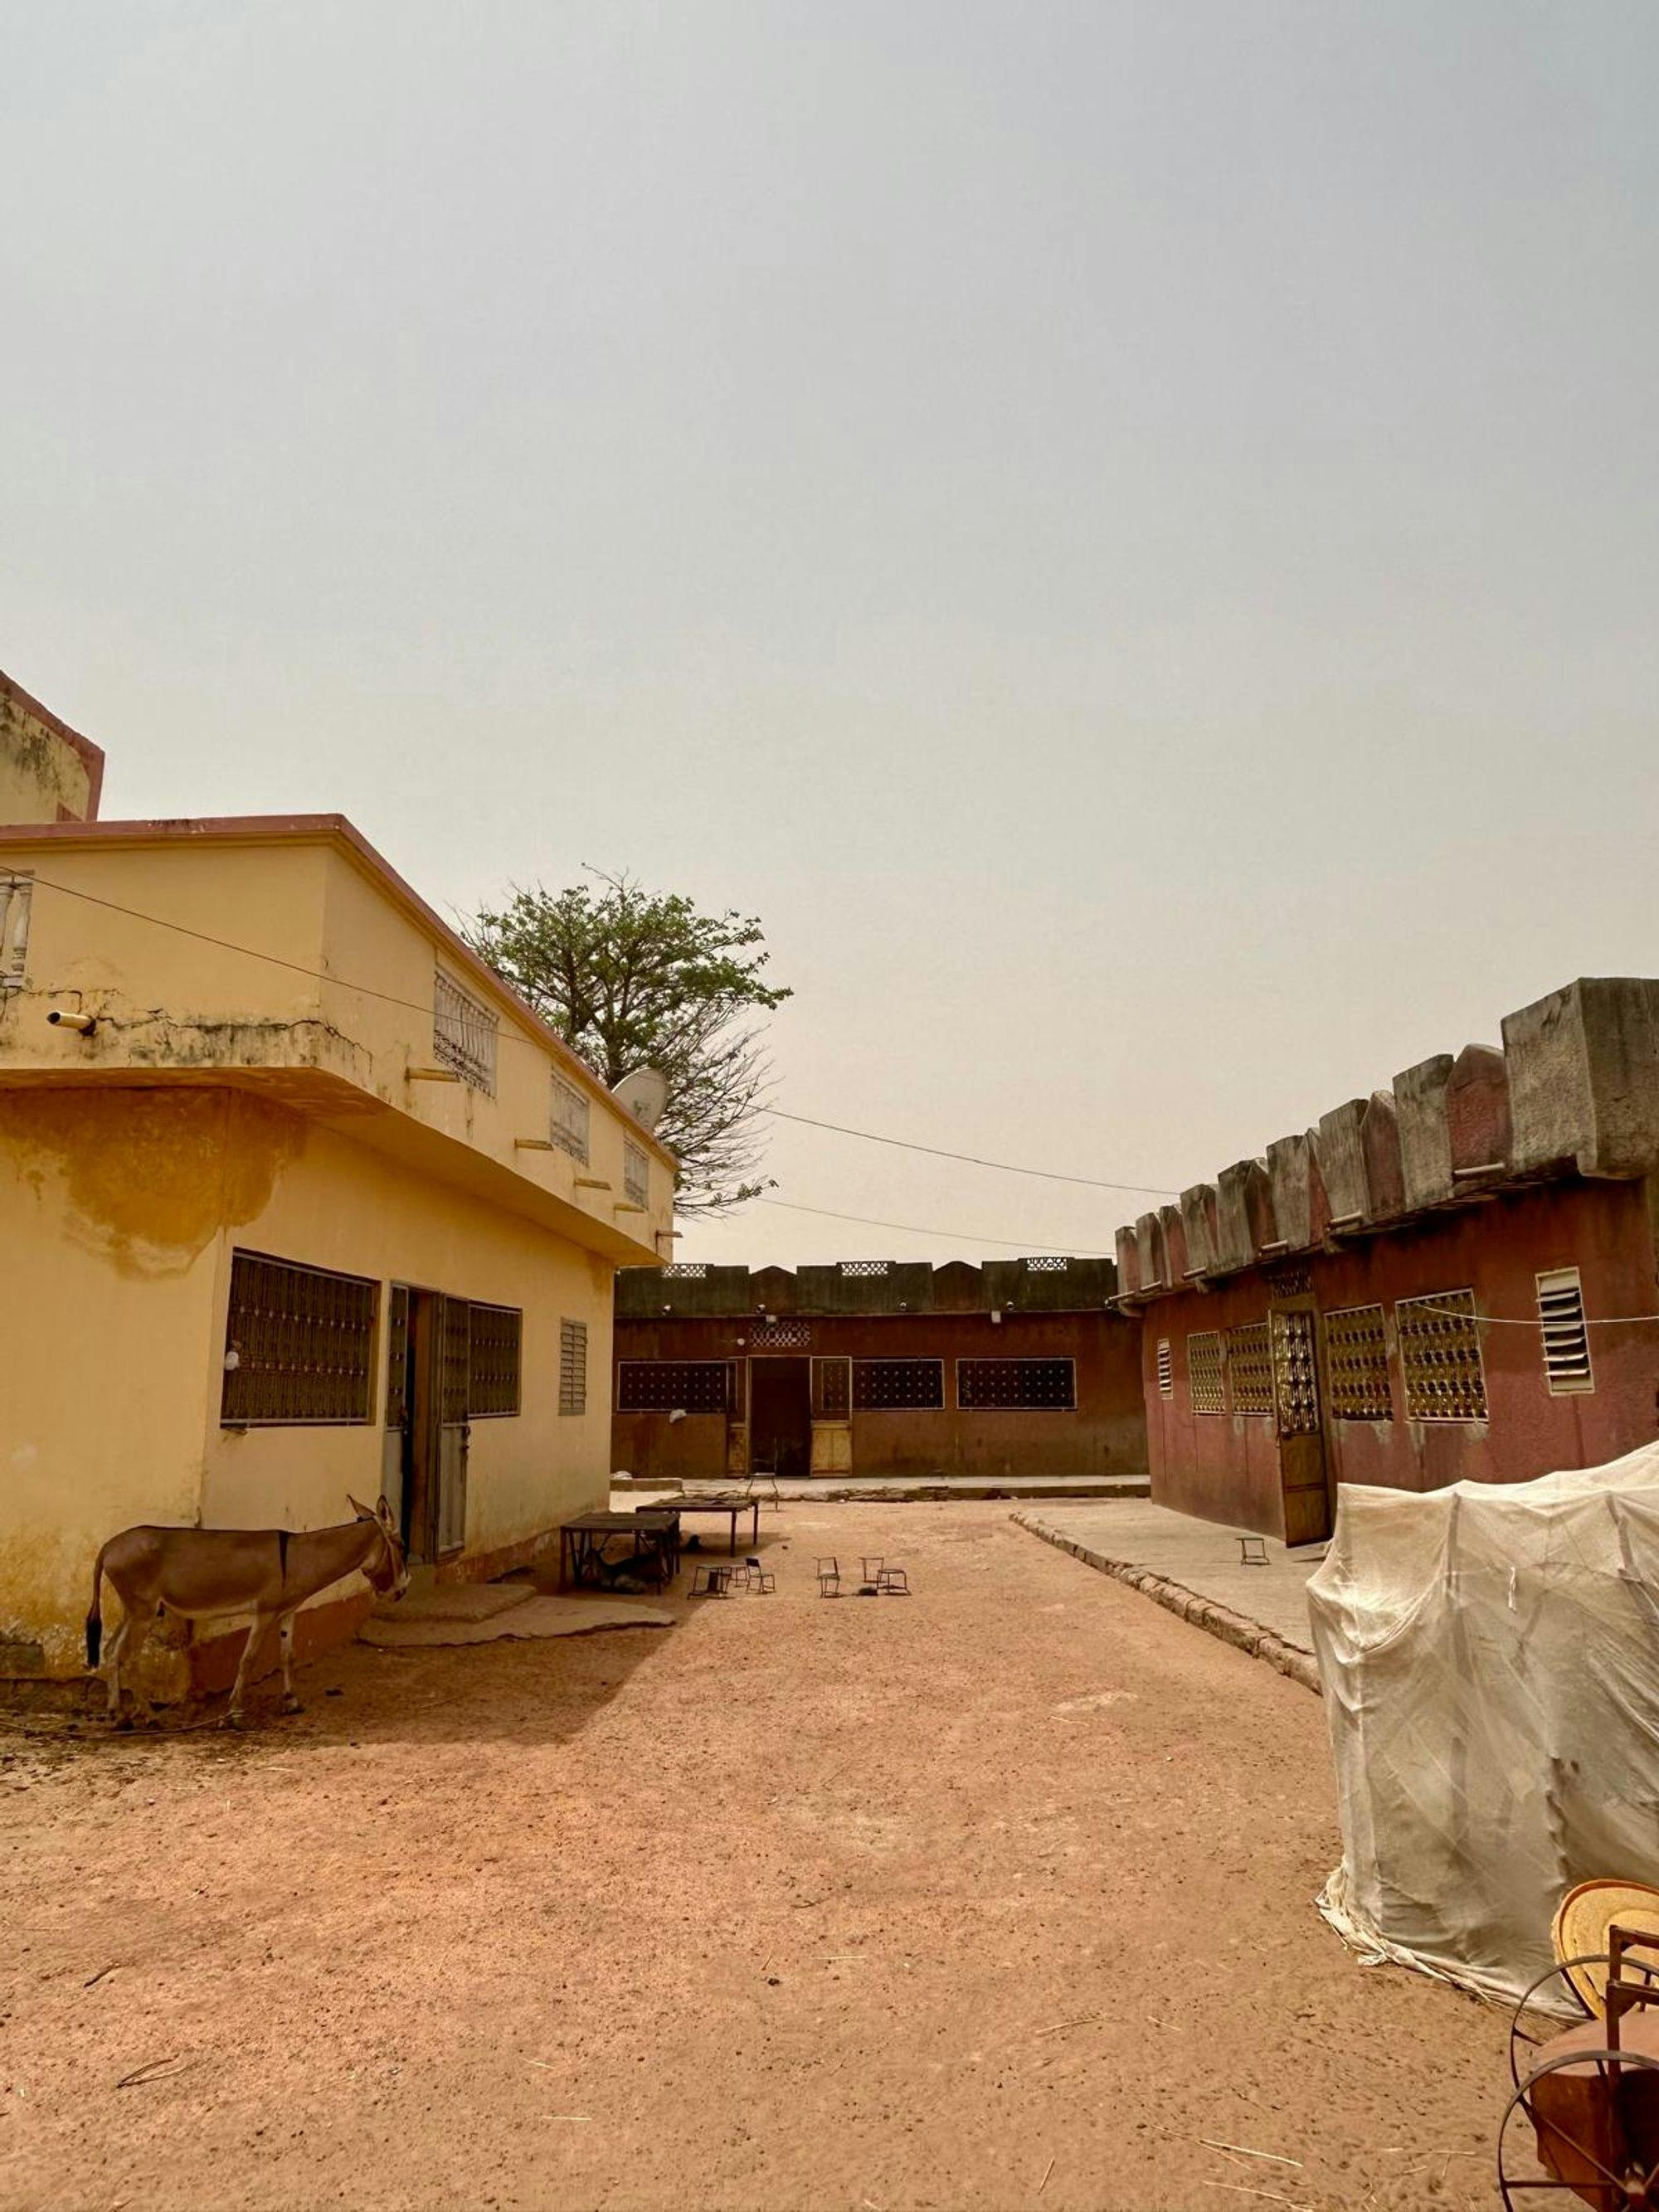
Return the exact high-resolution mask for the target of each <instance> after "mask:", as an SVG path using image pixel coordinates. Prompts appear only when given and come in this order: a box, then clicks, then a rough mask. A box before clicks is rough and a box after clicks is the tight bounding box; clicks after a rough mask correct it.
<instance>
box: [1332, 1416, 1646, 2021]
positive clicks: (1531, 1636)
mask: <svg viewBox="0 0 1659 2212" xmlns="http://www.w3.org/2000/svg"><path fill="white" fill-rule="evenodd" d="M1308 1601H1309V1610H1310V1614H1311V1617H1312V1622H1313V1637H1314V1648H1315V1650H1316V1652H1317V1654H1318V1657H1319V1671H1320V1676H1321V1680H1322V1683H1323V1686H1324V1692H1325V1711H1326V1715H1327V1718H1328V1724H1329V1728H1330V1735H1331V1749H1332V1753H1333V1754H1334V1759H1335V1763H1336V1784H1337V1799H1338V1807H1339V1812H1340V1820H1341V1825H1342V1864H1341V1865H1340V1868H1338V1869H1337V1871H1336V1872H1335V1873H1334V1875H1332V1876H1331V1878H1330V1881H1328V1884H1327V1885H1326V1888H1325V1892H1324V1894H1323V1895H1322V1897H1321V1899H1320V1909H1321V1910H1322V1911H1323V1912H1324V1913H1325V1916H1326V1917H1327V1918H1328V1920H1329V1921H1330V1922H1331V1923H1332V1924H1333V1925H1334V1927H1335V1928H1336V1929H1338V1931H1339V1932H1340V1934H1341V1935H1342V1936H1345V1937H1346V1939H1347V1940H1348V1941H1349V1942H1352V1943H1353V1944H1354V1945H1355V1946H1356V1947H1357V1948H1360V1949H1362V1950H1365V1951H1369V1952H1371V1953H1374V1954H1379V1955H1381V1956H1384V1957H1388V1958H1393V1959H1397V1960H1401V1962H1402V1963H1405V1964H1408V1965H1412V1966H1419V1967H1421V1968H1423V1969H1424V1970H1425V1971H1426V1972H1431V1973H1439V1974H1443V1975H1445V1976H1447V1977H1448V1978H1450V1979H1451V1980H1454V1981H1456V1982H1461V1983H1462V1984H1466V1985H1467V1986H1468V1987H1470V1988H1473V1989H1476V1990H1481V1991H1483V1992H1484V1993H1486V1995H1489V1996H1518V1995H1519V1994H1520V1992H1521V1991H1522V1990H1523V1989H1525V1988H1526V1987H1527V1986H1528V1984H1530V1983H1531V1982H1533V1981H1534V1980H1536V1978H1538V1976H1539V1975H1540V1974H1541V1973H1543V1972H1545V1971H1546V1969H1547V1967H1548V1966H1549V1965H1550V1963H1551V1955H1552V1954H1551V1950H1550V1923H1551V1921H1552V1919H1553V1917H1554V1913H1555V1909H1556V1907H1557V1905H1559V1903H1560V1901H1561V1899H1562V1898H1563V1896H1564V1895H1565V1893H1566V1892H1567V1891H1568V1890H1569V1889H1570V1888H1571V1887H1573V1885H1574V1884H1575V1883H1577V1882H1579V1881H1588V1880H1589V1879H1590V1878H1592V1877H1593V1876H1596V1875H1617V1876H1622V1877H1626V1878H1629V1879H1632V1880H1635V1881H1649V1882H1659V1444H1649V1445H1644V1447H1643V1449H1641V1450H1640V1451H1636V1452H1632V1453H1631V1454H1630V1455H1629V1456H1628V1457H1627V1458H1625V1459H1620V1460H1614V1461H1613V1462H1610V1463H1609V1464H1608V1465H1607V1466H1605V1467H1599V1468H1588V1469H1584V1470H1582V1471H1577V1472H1575V1473H1572V1474H1547V1475H1543V1476H1541V1477H1540V1478H1539V1480H1536V1481H1535V1482H1526V1483H1516V1484H1513V1485H1504V1486H1498V1485H1492V1484H1486V1483H1478V1482H1460V1483H1456V1484H1455V1485H1454V1486H1452V1487H1451V1488H1449V1489H1446V1490H1436V1491H1430V1492H1426V1493H1422V1494H1419V1493H1418V1492H1411V1491H1399V1490H1368V1489H1361V1488H1359V1487H1358V1486H1343V1488H1342V1489H1341V1490H1340V1492H1339V1493H1338V1506H1337V1516H1336V1533H1335V1534H1334V1536H1333V1538H1332V1540H1331V1546H1330V1550H1329V1553H1328V1555H1327V1557H1326V1559H1325V1560H1324V1562H1323V1564H1322V1565H1321V1566H1320V1568H1319V1570H1318V1571H1317V1572H1316V1574H1315V1575H1314V1577H1313V1578H1312V1580H1311V1581H1310V1583H1309V1584H1308Z"/></svg>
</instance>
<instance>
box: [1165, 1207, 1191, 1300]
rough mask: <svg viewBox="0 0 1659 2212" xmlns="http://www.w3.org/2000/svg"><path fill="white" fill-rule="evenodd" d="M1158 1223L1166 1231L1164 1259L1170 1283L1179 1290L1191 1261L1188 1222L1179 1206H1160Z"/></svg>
mask: <svg viewBox="0 0 1659 2212" xmlns="http://www.w3.org/2000/svg"><path fill="white" fill-rule="evenodd" d="M1158 1227H1159V1228H1160V1229H1161V1230H1162V1231H1163V1232H1164V1264H1165V1266H1166V1267H1168V1268H1169V1271H1170V1287H1171V1288H1172V1289H1174V1290H1179V1289H1180V1288H1181V1285H1182V1284H1183V1283H1184V1282H1185V1281H1186V1279H1187V1270H1188V1267H1189V1266H1190V1265H1191V1262H1190V1261H1188V1257H1187V1225H1186V1224H1185V1222H1184V1221H1183V1220H1182V1218H1181V1208H1180V1207H1179V1206H1159V1208H1158Z"/></svg>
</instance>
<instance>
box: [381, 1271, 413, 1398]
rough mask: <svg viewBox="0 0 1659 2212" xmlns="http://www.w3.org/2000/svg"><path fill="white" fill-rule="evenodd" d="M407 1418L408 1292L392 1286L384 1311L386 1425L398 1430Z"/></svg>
mask: <svg viewBox="0 0 1659 2212" xmlns="http://www.w3.org/2000/svg"><path fill="white" fill-rule="evenodd" d="M408 1417H409V1289H408V1286H407V1285H406V1284H404V1283H394V1284H393V1285H392V1292H391V1295H390V1297H388V1298H387V1300H386V1426H387V1428H389V1429H400V1428H402V1427H403V1425H404V1422H405V1420H406V1419H408Z"/></svg>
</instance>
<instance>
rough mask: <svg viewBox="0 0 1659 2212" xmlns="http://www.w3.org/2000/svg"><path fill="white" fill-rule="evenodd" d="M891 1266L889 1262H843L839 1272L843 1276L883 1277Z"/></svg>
mask: <svg viewBox="0 0 1659 2212" xmlns="http://www.w3.org/2000/svg"><path fill="white" fill-rule="evenodd" d="M892 1264H893V1263H892V1261H890V1260H843V1261H841V1262H840V1272H841V1273H842V1274H843V1275H884V1274H886V1273H888V1272H889V1270H890V1268H891V1267H892Z"/></svg>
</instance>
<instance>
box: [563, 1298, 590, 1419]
mask: <svg viewBox="0 0 1659 2212" xmlns="http://www.w3.org/2000/svg"><path fill="white" fill-rule="evenodd" d="M559 1411H560V1412H561V1413H586V1411H587V1323H586V1322H585V1321H562V1322H560V1323H559Z"/></svg>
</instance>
